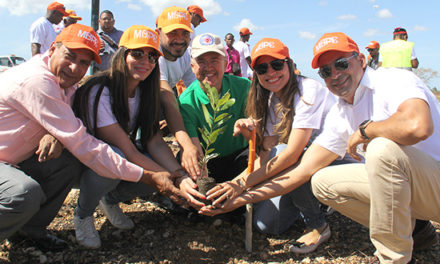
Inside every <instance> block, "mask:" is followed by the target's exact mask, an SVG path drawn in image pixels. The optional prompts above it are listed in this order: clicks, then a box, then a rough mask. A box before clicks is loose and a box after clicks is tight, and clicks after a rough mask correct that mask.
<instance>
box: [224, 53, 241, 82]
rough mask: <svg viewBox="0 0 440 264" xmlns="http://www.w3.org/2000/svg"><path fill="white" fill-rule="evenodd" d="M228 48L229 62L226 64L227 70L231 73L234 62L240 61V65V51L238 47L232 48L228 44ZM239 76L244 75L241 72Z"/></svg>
mask: <svg viewBox="0 0 440 264" xmlns="http://www.w3.org/2000/svg"><path fill="white" fill-rule="evenodd" d="M225 48H226V60H227V61H228V64H227V65H226V69H225V72H227V73H231V72H232V63H233V62H235V63H238V65H240V53H239V52H238V50H236V49H230V48H229V47H228V46H225ZM229 54H231V56H229ZM239 76H242V74H240V75H239Z"/></svg>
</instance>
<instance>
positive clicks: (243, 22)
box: [233, 18, 264, 33]
mask: <svg viewBox="0 0 440 264" xmlns="http://www.w3.org/2000/svg"><path fill="white" fill-rule="evenodd" d="M242 27H247V28H249V30H250V31H251V32H252V33H254V31H256V30H263V29H264V27H258V26H256V25H254V24H253V23H252V21H251V20H250V19H249V18H243V19H242V20H241V21H240V23H238V24H237V25H235V26H234V27H233V28H234V30H236V31H240V28H242Z"/></svg>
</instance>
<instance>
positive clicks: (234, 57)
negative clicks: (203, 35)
mask: <svg viewBox="0 0 440 264" xmlns="http://www.w3.org/2000/svg"><path fill="white" fill-rule="evenodd" d="M234 42H235V39H234V35H232V33H227V34H226V35H225V43H226V61H227V64H226V69H225V73H227V74H232V75H236V76H241V67H240V53H238V51H237V50H236V49H234V46H233V45H234Z"/></svg>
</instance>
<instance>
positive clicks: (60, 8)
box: [47, 2, 69, 16]
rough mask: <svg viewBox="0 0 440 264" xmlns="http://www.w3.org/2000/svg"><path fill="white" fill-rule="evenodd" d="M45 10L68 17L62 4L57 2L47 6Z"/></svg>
mask: <svg viewBox="0 0 440 264" xmlns="http://www.w3.org/2000/svg"><path fill="white" fill-rule="evenodd" d="M47 10H56V11H58V12H60V13H62V14H63V15H64V16H68V15H69V14H67V13H66V8H65V7H64V5H63V4H61V3H58V2H52V3H50V4H49V5H48V6H47Z"/></svg>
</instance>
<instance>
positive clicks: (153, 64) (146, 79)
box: [74, 26, 186, 248]
mask: <svg viewBox="0 0 440 264" xmlns="http://www.w3.org/2000/svg"><path fill="white" fill-rule="evenodd" d="M161 55H162V54H161V52H160V51H159V36H158V34H157V33H156V32H155V31H153V30H152V29H150V28H148V27H145V26H132V27H130V28H129V29H127V30H126V31H125V32H124V34H123V35H122V37H121V40H120V42H119V49H118V50H117V51H116V53H115V55H114V57H113V60H112V63H111V68H110V69H109V70H107V71H104V72H101V73H98V74H97V75H94V76H92V77H91V78H89V79H88V80H87V82H86V83H85V84H84V85H83V86H82V87H81V88H80V89H79V90H78V91H77V93H76V96H75V102H74V110H75V113H76V114H77V116H78V117H79V118H81V119H82V120H83V122H84V124H85V125H86V127H87V129H88V131H89V133H91V134H93V135H95V137H97V138H99V139H101V140H103V141H105V142H107V143H108V144H110V145H111V146H113V148H114V149H115V150H116V151H117V152H118V153H120V154H121V155H122V156H125V158H126V159H127V160H129V161H131V162H133V163H135V164H137V165H139V166H141V167H143V168H144V169H145V170H148V171H163V172H164V173H168V174H170V173H172V174H173V175H176V174H179V175H183V174H186V172H185V171H184V170H183V169H182V167H181V166H180V165H179V163H178V162H177V161H176V160H175V158H174V155H173V153H172V152H171V150H170V149H169V148H168V146H167V145H166V143H165V142H164V141H163V139H162V136H161V134H160V131H159V127H158V124H159V65H158V63H157V60H158V58H159V56H161ZM138 130H139V131H140V133H139V134H140V136H139V140H137V139H138V135H139V134H138V133H137V132H138ZM143 152H146V153H148V154H145V153H143ZM152 191H153V189H152V188H151V187H150V186H148V185H146V184H143V183H133V182H126V181H120V180H117V179H109V178H104V177H101V176H99V175H97V174H96V173H95V172H93V171H92V170H90V169H88V170H87V171H86V172H84V173H83V175H82V177H81V182H80V195H79V198H78V205H77V208H76V210H75V216H74V225H75V235H76V239H77V241H78V243H79V244H81V245H82V246H85V247H88V248H98V247H100V245H101V240H100V238H99V234H98V232H97V231H96V229H95V226H94V218H93V212H94V211H95V208H96V206H98V203H99V206H100V208H101V210H102V211H103V212H104V214H105V215H106V216H107V218H108V219H109V221H110V222H111V223H112V224H113V225H114V226H115V227H117V228H121V229H131V228H133V226H134V223H133V221H132V220H131V219H130V218H128V217H127V216H125V215H124V214H123V212H122V211H121V209H120V208H119V205H118V203H119V202H120V201H127V200H130V199H132V198H133V197H136V196H138V195H141V194H142V195H145V194H148V193H151V192H152ZM101 198H102V199H101Z"/></svg>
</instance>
